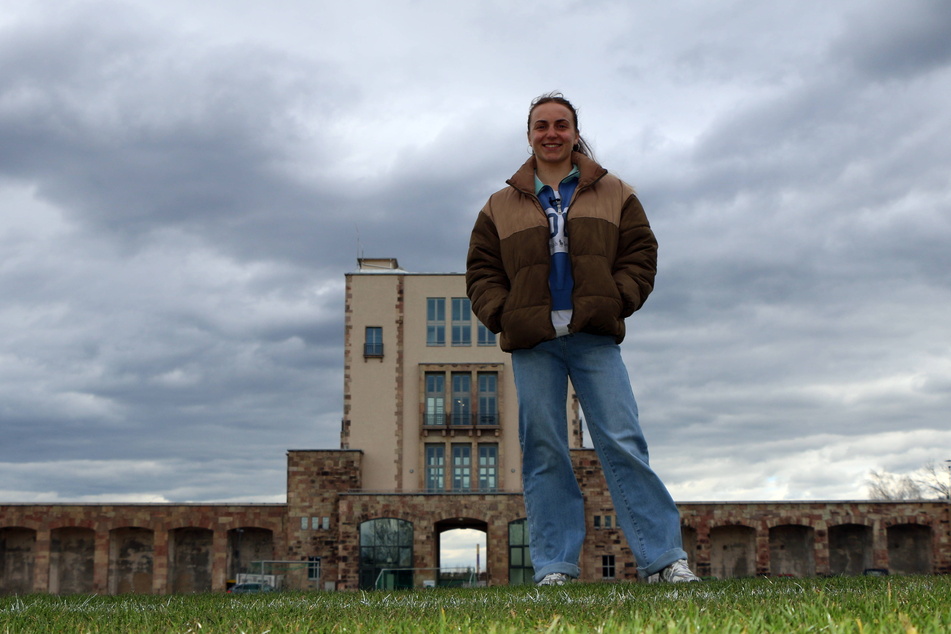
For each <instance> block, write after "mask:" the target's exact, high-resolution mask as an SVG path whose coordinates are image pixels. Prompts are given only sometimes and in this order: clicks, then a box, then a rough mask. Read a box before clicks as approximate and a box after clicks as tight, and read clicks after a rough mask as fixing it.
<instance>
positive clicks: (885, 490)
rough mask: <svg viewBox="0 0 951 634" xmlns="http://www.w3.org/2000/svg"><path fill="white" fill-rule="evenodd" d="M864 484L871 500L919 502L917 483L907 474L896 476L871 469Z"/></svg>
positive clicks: (919, 494)
mask: <svg viewBox="0 0 951 634" xmlns="http://www.w3.org/2000/svg"><path fill="white" fill-rule="evenodd" d="M865 484H866V486H867V487H868V497H869V499H872V500H887V501H891V500H920V499H921V497H922V496H921V487H920V486H919V484H918V481H917V480H915V479H914V478H912V477H911V476H910V475H907V474H906V475H903V476H898V475H895V474H894V473H888V472H887V471H884V470H882V471H875V470H874V469H873V470H872V471H870V472H869V474H868V480H866V481H865Z"/></svg>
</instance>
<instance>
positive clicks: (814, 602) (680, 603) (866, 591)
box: [0, 576, 951, 634]
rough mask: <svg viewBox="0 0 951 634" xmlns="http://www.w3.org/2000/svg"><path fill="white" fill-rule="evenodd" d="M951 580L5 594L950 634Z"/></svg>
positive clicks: (131, 616) (325, 623) (175, 625)
mask: <svg viewBox="0 0 951 634" xmlns="http://www.w3.org/2000/svg"><path fill="white" fill-rule="evenodd" d="M949 631H951V576H935V577H925V576H921V577H894V576H893V577H836V578H826V579H818V578H817V579H789V578H782V579H735V580H727V581H708V582H704V583H699V584H687V585H646V584H627V583H624V584H580V583H577V584H572V585H569V586H563V587H548V588H535V587H524V586H523V587H495V588H480V589H435V590H434V589H429V590H405V591H391V592H387V591H378V592H339V593H306V594H305V593H274V594H266V595H228V594H201V595H173V596H142V595H138V596H50V595H28V596H6V597H0V633H3V634H8V633H9V634H14V633H16V634H21V633H25V632H77V633H79V632H82V633H98V632H163V633H164V632H179V633H182V634H197V633H199V632H200V633H202V634H204V633H218V632H245V633H247V634H251V633H255V634H264V633H270V634H278V633H284V632H395V633H401V632H427V633H437V632H438V633H442V632H479V633H485V634H491V633H498V634H501V633H509V632H513V633H514V632H519V633H521V632H544V633H556V632H563V633H569V632H612V633H614V632H622V633H625V632H645V633H652V632H678V633H679V632H737V633H741V632H833V633H835V632H858V633H865V632H919V633H925V632H949Z"/></svg>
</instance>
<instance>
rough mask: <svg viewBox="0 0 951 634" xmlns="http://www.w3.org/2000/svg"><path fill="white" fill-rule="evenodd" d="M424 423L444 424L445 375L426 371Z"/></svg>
mask: <svg viewBox="0 0 951 634" xmlns="http://www.w3.org/2000/svg"><path fill="white" fill-rule="evenodd" d="M423 424H424V425H445V424H446V375H445V374H444V373H442V372H427V373H426V413H425V418H424V420H423Z"/></svg>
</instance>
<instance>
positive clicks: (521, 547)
mask: <svg viewBox="0 0 951 634" xmlns="http://www.w3.org/2000/svg"><path fill="white" fill-rule="evenodd" d="M533 574H534V570H533V569H532V557H531V555H530V554H529V552H528V520H524V519H521V520H515V521H514V522H509V585H510V586H517V585H522V584H529V583H532V581H533V579H532V576H533Z"/></svg>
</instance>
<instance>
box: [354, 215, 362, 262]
mask: <svg viewBox="0 0 951 634" xmlns="http://www.w3.org/2000/svg"><path fill="white" fill-rule="evenodd" d="M353 228H354V229H355V230H356V232H357V261H360V260H362V259H363V245H362V244H361V243H360V226H359V225H358V224H357V223H353Z"/></svg>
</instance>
